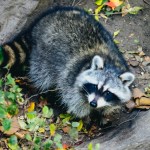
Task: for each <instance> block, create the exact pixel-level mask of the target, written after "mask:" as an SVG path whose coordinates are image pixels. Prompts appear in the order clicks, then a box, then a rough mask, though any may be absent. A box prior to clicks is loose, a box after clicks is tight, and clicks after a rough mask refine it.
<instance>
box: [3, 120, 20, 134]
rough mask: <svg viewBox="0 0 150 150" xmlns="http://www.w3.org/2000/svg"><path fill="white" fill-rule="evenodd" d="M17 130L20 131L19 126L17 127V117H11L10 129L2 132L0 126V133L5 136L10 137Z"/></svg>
mask: <svg viewBox="0 0 150 150" xmlns="http://www.w3.org/2000/svg"><path fill="white" fill-rule="evenodd" d="M18 130H20V125H19V123H18V119H17V117H13V118H12V123H11V128H10V130H8V131H5V132H4V130H3V127H2V126H0V131H2V132H4V133H5V134H7V135H12V134H14V133H15V132H17V131H18Z"/></svg>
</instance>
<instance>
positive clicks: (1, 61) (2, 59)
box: [0, 47, 4, 65]
mask: <svg viewBox="0 0 150 150" xmlns="http://www.w3.org/2000/svg"><path fill="white" fill-rule="evenodd" d="M3 61H4V54H3V49H2V47H0V65H1V64H2V63H3Z"/></svg>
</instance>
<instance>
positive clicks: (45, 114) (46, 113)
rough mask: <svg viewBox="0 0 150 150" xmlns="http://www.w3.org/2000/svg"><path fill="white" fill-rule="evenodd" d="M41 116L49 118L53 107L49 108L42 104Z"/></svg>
mask: <svg viewBox="0 0 150 150" xmlns="http://www.w3.org/2000/svg"><path fill="white" fill-rule="evenodd" d="M42 112H43V117H45V118H50V117H51V116H52V115H53V109H51V108H50V109H49V108H48V107H47V106H44V107H43V109H42Z"/></svg>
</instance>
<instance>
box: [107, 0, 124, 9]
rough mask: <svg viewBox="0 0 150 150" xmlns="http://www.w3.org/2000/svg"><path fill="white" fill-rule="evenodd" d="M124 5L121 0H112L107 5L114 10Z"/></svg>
mask: <svg viewBox="0 0 150 150" xmlns="http://www.w3.org/2000/svg"><path fill="white" fill-rule="evenodd" d="M122 3H123V1H120V0H110V1H109V2H107V3H106V5H107V6H109V7H111V8H112V10H114V9H115V8H116V7H118V6H120V5H121V4H122Z"/></svg>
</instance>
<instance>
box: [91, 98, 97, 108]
mask: <svg viewBox="0 0 150 150" xmlns="http://www.w3.org/2000/svg"><path fill="white" fill-rule="evenodd" d="M90 105H91V106H92V107H94V108H96V107H97V101H96V100H93V101H91V102H90Z"/></svg>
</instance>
